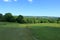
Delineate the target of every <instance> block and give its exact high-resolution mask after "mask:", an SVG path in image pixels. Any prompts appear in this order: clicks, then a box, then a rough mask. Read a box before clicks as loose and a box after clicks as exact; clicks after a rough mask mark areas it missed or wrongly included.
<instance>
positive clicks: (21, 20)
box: [16, 15, 24, 23]
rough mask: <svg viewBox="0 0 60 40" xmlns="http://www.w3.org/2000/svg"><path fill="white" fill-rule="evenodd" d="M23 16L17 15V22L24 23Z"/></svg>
mask: <svg viewBox="0 0 60 40" xmlns="http://www.w3.org/2000/svg"><path fill="white" fill-rule="evenodd" d="M23 18H24V17H23V16H22V15H19V16H18V17H17V18H16V21H17V22H18V23H24V20H23Z"/></svg>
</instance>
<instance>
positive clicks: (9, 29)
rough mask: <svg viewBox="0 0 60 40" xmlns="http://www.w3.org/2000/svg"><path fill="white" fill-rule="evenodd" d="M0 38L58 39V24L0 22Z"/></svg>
mask: <svg viewBox="0 0 60 40" xmlns="http://www.w3.org/2000/svg"><path fill="white" fill-rule="evenodd" d="M0 40H60V24H57V23H41V24H19V23H8V22H0Z"/></svg>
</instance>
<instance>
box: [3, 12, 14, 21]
mask: <svg viewBox="0 0 60 40" xmlns="http://www.w3.org/2000/svg"><path fill="white" fill-rule="evenodd" d="M4 19H5V20H6V21H8V22H15V18H14V17H13V16H12V14H11V13H6V14H5V15H4Z"/></svg>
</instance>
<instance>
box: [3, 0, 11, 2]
mask: <svg viewBox="0 0 60 40" xmlns="http://www.w3.org/2000/svg"><path fill="white" fill-rule="evenodd" d="M3 1H4V2H10V1H11V0H3Z"/></svg>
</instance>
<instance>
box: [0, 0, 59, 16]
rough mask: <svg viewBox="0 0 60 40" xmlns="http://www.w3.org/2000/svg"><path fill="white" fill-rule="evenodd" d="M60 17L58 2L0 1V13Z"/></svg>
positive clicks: (36, 0) (35, 0)
mask: <svg viewBox="0 0 60 40" xmlns="http://www.w3.org/2000/svg"><path fill="white" fill-rule="evenodd" d="M8 12H10V13H12V14H13V15H24V16H55V17H60V0H0V13H3V14H5V13H8Z"/></svg>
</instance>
